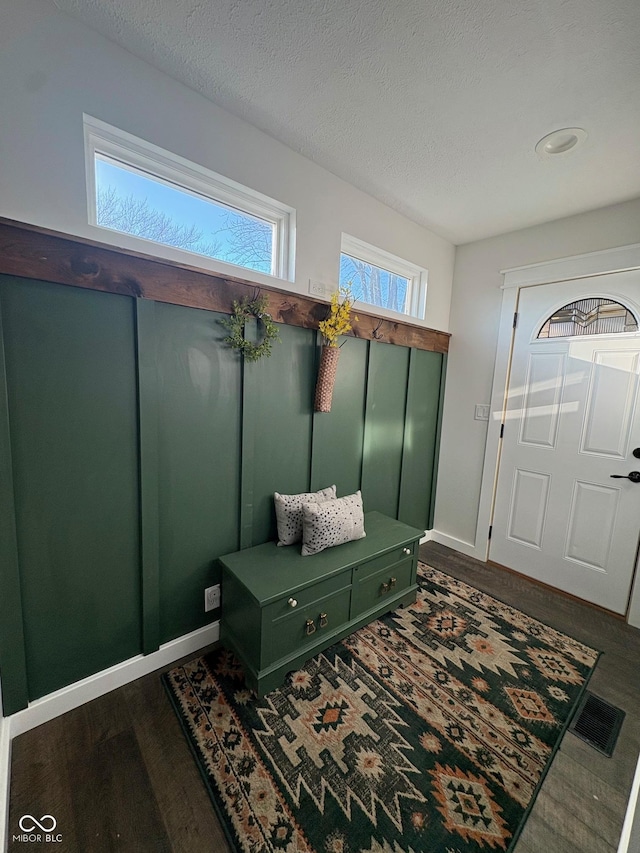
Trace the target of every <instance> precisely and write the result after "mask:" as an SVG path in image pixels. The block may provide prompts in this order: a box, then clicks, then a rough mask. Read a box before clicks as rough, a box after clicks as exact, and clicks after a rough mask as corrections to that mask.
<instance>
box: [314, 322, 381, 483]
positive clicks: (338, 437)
mask: <svg viewBox="0 0 640 853" xmlns="http://www.w3.org/2000/svg"><path fill="white" fill-rule="evenodd" d="M318 349H319V347H318ZM368 352H369V345H368V342H367V341H361V340H358V339H357V338H346V339H345V340H344V342H343V344H342V346H341V347H340V357H339V360H338V373H337V376H336V384H335V387H334V389H333V402H332V405H331V411H330V412H324V413H322V412H318V413H317V414H316V415H315V416H314V419H313V448H312V456H311V490H312V491H314V492H316V491H318V489H324V488H326V487H327V486H331V485H332V484H334V483H335V484H336V486H338V488H339V489H340V492H339V494H345V495H349V494H353V493H354V492H355V491H357V490H358V489H359V488H360V485H361V482H362V442H363V438H364V404H365V392H366V388H367V357H368Z"/></svg>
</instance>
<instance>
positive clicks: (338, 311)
mask: <svg viewBox="0 0 640 853" xmlns="http://www.w3.org/2000/svg"><path fill="white" fill-rule="evenodd" d="M353 302H354V299H353V296H352V295H351V286H350V285H349V286H343V287H339V288H338V290H336V291H335V292H334V293H333V294H332V296H331V309H330V311H329V316H328V317H327V319H326V320H322V321H321V322H320V323H318V328H319V329H320V332H321V334H322V339H323V342H324V343H323V347H322V356H321V358H320V368H319V370H318V381H317V384H316V395H315V400H314V409H315V411H316V412H330V411H331V401H332V397H333V385H334V382H335V379H336V371H337V369H338V356H339V355H340V348H339V346H338V338H339V337H340V335H346V334H347V332H350V331H351V329H352V326H351V309H352V307H353ZM357 319H358V318H357V317H354V320H357Z"/></svg>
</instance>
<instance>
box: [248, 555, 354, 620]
mask: <svg viewBox="0 0 640 853" xmlns="http://www.w3.org/2000/svg"><path fill="white" fill-rule="evenodd" d="M307 559H312V558H307ZM350 586H351V572H349V571H346V572H340V574H337V575H334V576H333V577H331V578H326V579H325V580H322V581H319V582H318V583H314V584H312V585H311V586H308V587H305V588H303V589H300V590H298V591H297V592H294V593H292V594H291V595H290V596H286V597H283V598H281V599H279V600H278V601H274V602H273V604H268V605H267V606H266V607H264V608H263V613H264V618H265V619H266V620H267V621H268V622H271V621H273V620H275V619H278V618H280V617H281V616H287V615H288V614H290V613H293V612H294V611H296V612H297V613H300V612H301V610H303V609H304V608H305V607H308V606H309V605H311V604H313V603H314V602H315V601H318V600H319V599H320V598H324V597H325V596H327V595H331V593H333V592H339V591H340V590H342V589H347V588H348V587H350ZM289 599H293V600H294V601H295V602H296V603H295V605H294V606H293V607H292V606H291V604H289Z"/></svg>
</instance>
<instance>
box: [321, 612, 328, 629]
mask: <svg viewBox="0 0 640 853" xmlns="http://www.w3.org/2000/svg"><path fill="white" fill-rule="evenodd" d="M328 624H329V617H328V616H327V614H326V613H321V614H320V627H321V628H326V627H327V625H328Z"/></svg>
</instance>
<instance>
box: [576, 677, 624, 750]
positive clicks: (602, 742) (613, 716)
mask: <svg viewBox="0 0 640 853" xmlns="http://www.w3.org/2000/svg"><path fill="white" fill-rule="evenodd" d="M623 720H624V711H622V710H621V709H620V708H616V707H614V706H613V705H610V704H609V702H605V701H604V699H600V698H599V697H598V696H595V695H594V694H593V693H590V692H589V691H588V690H586V691H585V694H584V696H583V697H582V699H581V701H580V704H579V705H578V708H577V710H576V713H575V716H574V718H573V721H572V723H571V725H570V726H569V731H570V732H573V733H574V735H577V737H579V738H581V739H582V740H583V741H585V742H586V743H588V744H589V745H590V746H592V747H593V748H594V749H597V750H598V752H601V753H602V754H603V755H606V756H608V757H609V758H611V756H612V755H613V750H614V748H615V745H616V741H617V740H618V735H619V734H620V727H621V726H622V721H623Z"/></svg>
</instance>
